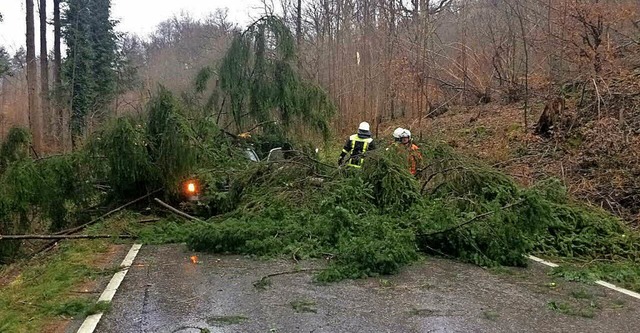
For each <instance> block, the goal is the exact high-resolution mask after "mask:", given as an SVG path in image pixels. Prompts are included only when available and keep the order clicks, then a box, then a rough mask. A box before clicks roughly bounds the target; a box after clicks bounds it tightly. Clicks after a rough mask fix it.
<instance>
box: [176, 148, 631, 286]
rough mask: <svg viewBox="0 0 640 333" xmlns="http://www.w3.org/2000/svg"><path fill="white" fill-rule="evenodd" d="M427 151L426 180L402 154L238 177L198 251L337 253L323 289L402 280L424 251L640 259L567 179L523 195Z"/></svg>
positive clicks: (262, 169) (475, 167) (482, 170)
mask: <svg viewBox="0 0 640 333" xmlns="http://www.w3.org/2000/svg"><path fill="white" fill-rule="evenodd" d="M423 146H425V147H428V148H427V149H425V151H424V152H423V153H424V155H425V156H426V158H425V159H426V161H425V163H424V166H423V170H424V173H423V174H421V175H420V176H419V177H418V178H417V179H416V177H413V176H411V174H409V173H408V172H407V171H406V165H404V164H405V163H404V161H405V159H404V158H399V157H398V156H396V155H395V154H394V153H393V150H390V151H388V152H387V151H380V152H377V153H375V154H371V155H370V156H368V158H367V160H366V164H365V166H364V168H363V169H361V170H357V171H355V172H345V171H337V170H335V169H333V170H332V169H331V168H325V167H323V166H319V165H318V164H317V163H314V162H313V161H310V160H305V159H304V158H302V159H297V160H293V161H291V163H284V164H277V165H257V166H256V167H255V168H250V169H247V170H246V171H242V172H240V173H237V174H235V176H233V177H232V179H231V183H232V190H231V191H230V193H229V195H232V196H233V202H236V203H237V205H236V206H235V208H233V207H231V208H229V207H228V209H227V211H226V213H225V215H224V217H217V218H214V219H213V220H212V221H210V222H207V223H202V224H198V226H197V227H195V229H193V230H192V231H191V232H190V233H189V236H188V237H187V244H188V245H189V246H190V247H191V248H192V249H194V250H198V251H211V252H219V253H241V254H247V255H257V256H277V255H285V256H287V257H291V256H294V257H297V258H308V257H323V256H327V255H330V258H331V259H332V260H331V264H330V266H329V268H328V269H326V270H324V271H322V272H321V273H320V274H319V275H317V276H316V278H317V279H318V280H319V281H335V280H340V279H344V278H359V277H363V276H375V275H379V274H392V273H395V272H398V271H399V270H400V269H401V268H402V267H403V266H405V265H407V264H410V263H411V262H414V261H416V260H417V259H418V258H419V256H420V253H426V254H435V255H441V256H445V257H450V258H456V259H458V260H462V261H465V262H470V263H473V264H477V265H481V266H495V265H510V266H526V265H527V264H528V262H527V259H526V256H525V255H526V254H529V253H537V254H548V255H560V256H573V257H578V258H616V259H617V260H632V261H633V260H637V259H636V258H637V254H638V253H640V249H639V248H638V245H637V244H638V241H637V239H638V238H637V237H638V236H637V235H636V234H633V232H632V231H631V230H628V229H626V228H624V227H623V226H622V225H621V224H619V222H617V221H615V220H614V219H612V218H610V217H608V218H606V219H604V218H603V215H600V213H598V212H597V211H594V210H592V209H590V208H585V207H581V206H580V205H579V204H577V203H574V202H571V201H570V200H569V199H568V198H567V197H566V192H565V190H564V189H563V188H562V187H561V186H560V184H559V183H557V182H554V181H547V182H543V183H540V184H539V185H537V186H534V187H532V188H528V189H524V188H520V187H519V186H517V185H516V184H515V183H514V182H513V181H512V180H510V179H509V178H508V177H506V176H504V175H503V174H501V173H499V172H497V171H495V170H493V169H491V168H489V167H487V166H486V165H483V164H481V163H479V162H477V161H474V160H470V159H467V158H463V157H461V156H459V155H457V154H455V153H453V151H452V150H451V149H450V148H449V147H447V146H446V145H443V144H440V143H429V144H425V145H423ZM398 161H401V162H398ZM351 171H354V170H351ZM318 175H320V176H322V178H323V179H324V181H323V182H322V183H320V184H319V183H317V182H316V181H314V179H316V178H317V176H318ZM427 182H428V183H430V184H426V183H427ZM425 184H426V185H428V186H425ZM422 188H424V189H426V190H425V191H424V193H420V192H421V189H422ZM232 193H233V194H232ZM596 221H599V223H602V225H596ZM583 234H584V236H581V235H583Z"/></svg>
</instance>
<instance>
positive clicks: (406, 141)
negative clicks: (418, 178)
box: [400, 129, 422, 176]
mask: <svg viewBox="0 0 640 333" xmlns="http://www.w3.org/2000/svg"><path fill="white" fill-rule="evenodd" d="M400 143H401V145H402V147H403V148H404V149H406V151H407V152H408V158H409V172H411V174H412V175H414V176H415V175H416V173H417V171H418V163H419V162H420V161H421V160H422V154H421V153H420V147H418V146H417V145H415V144H414V143H413V140H412V139H411V131H409V130H408V129H405V130H404V131H403V132H402V133H401V134H400Z"/></svg>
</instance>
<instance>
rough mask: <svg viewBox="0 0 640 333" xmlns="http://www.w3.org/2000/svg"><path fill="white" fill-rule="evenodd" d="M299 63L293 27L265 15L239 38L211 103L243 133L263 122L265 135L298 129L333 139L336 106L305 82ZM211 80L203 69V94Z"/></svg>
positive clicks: (199, 84)
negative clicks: (208, 80)
mask: <svg viewBox="0 0 640 333" xmlns="http://www.w3.org/2000/svg"><path fill="white" fill-rule="evenodd" d="M295 61H296V50H295V41H294V38H293V36H292V35H291V32H290V31H289V29H288V28H287V26H286V25H285V24H284V22H282V20H281V19H280V18H278V17H275V16H265V17H262V18H260V19H259V20H257V21H256V22H254V23H253V24H251V25H250V26H249V27H248V28H247V29H246V30H245V31H244V32H243V33H237V34H236V35H235V36H234V38H233V41H232V43H231V47H230V48H229V50H228V51H227V53H226V55H225V57H224V58H223V59H222V62H221V64H220V66H219V71H218V72H219V74H218V79H219V86H217V87H216V91H214V95H212V96H211V98H210V99H209V100H210V101H211V102H210V103H208V104H209V105H211V104H215V105H216V106H217V107H218V108H219V110H218V112H223V111H224V112H228V113H229V114H231V117H230V118H231V122H232V124H233V125H234V127H235V130H236V131H237V132H243V131H246V130H249V129H251V128H252V127H254V126H255V125H257V124H261V127H262V131H263V132H264V133H265V134H280V135H282V134H290V133H291V131H292V129H293V127H294V125H298V126H302V127H304V128H307V129H308V130H311V131H314V132H315V133H318V134H321V135H322V136H323V138H325V139H327V138H328V137H329V135H330V131H329V127H328V120H329V119H330V118H331V117H332V116H333V114H334V113H335V106H334V105H333V103H332V102H331V100H330V99H329V98H328V96H327V94H326V92H325V91H323V90H322V89H321V88H320V87H319V86H318V85H315V84H313V83H310V82H308V81H306V80H303V79H302V77H301V75H300V74H299V73H298V71H297V69H296V64H295ZM209 77H211V69H210V68H205V69H203V70H202V71H201V73H200V74H199V75H198V77H197V80H196V89H197V90H198V91H200V92H201V91H204V90H205V88H206V86H205V85H204V84H203V82H205V81H206V80H207V79H208V78H209ZM221 97H222V98H221ZM221 99H222V100H224V101H225V103H222V102H220V100H221Z"/></svg>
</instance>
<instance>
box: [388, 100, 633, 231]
mask: <svg viewBox="0 0 640 333" xmlns="http://www.w3.org/2000/svg"><path fill="white" fill-rule="evenodd" d="M543 108H544V105H543V104H542V102H540V103H534V104H533V105H532V107H531V111H530V115H529V117H528V130H527V131H524V117H523V112H522V108H521V106H520V105H497V104H489V105H484V106H478V107H473V108H457V109H451V110H449V111H448V112H447V113H445V114H443V115H441V116H439V117H436V118H433V119H426V120H425V121H424V122H423V124H424V125H423V127H422V128H413V129H412V132H413V133H414V135H415V136H416V137H419V136H420V135H422V136H423V137H431V138H438V139H441V140H445V141H447V142H448V143H449V144H450V145H452V146H453V147H455V148H456V149H457V150H459V151H461V152H464V153H465V154H468V155H472V156H476V157H478V158H481V159H482V160H484V161H486V162H488V163H490V164H492V165H494V166H496V167H498V168H499V169H501V170H503V171H504V172H505V173H507V174H509V175H511V176H512V177H513V178H514V179H516V180H517V181H518V182H519V183H521V184H523V185H531V184H533V183H534V182H535V181H538V180H541V179H545V178H547V177H556V178H558V179H560V180H562V181H563V182H564V183H565V184H566V186H567V188H568V190H569V192H570V193H571V194H572V195H573V196H574V197H576V198H578V199H580V200H584V201H586V202H589V203H591V204H593V205H597V206H600V207H602V208H604V209H606V210H608V211H610V212H612V213H614V214H616V215H618V216H620V217H621V218H623V219H624V220H626V221H627V222H629V223H630V224H631V225H633V226H636V227H637V226H640V131H638V130H636V131H634V130H633V126H630V125H629V124H633V123H634V122H633V120H634V119H635V118H638V120H639V121H640V115H639V114H633V113H632V114H630V116H629V117H628V118H627V119H625V121H626V124H627V125H626V126H621V125H620V124H621V123H620V119H619V118H614V117H613V115H612V114H605V113H603V114H602V115H601V116H600V117H595V119H592V120H585V119H581V117H580V115H579V114H577V112H576V111H575V109H576V108H575V106H573V105H567V110H566V111H565V113H566V114H567V115H568V116H569V118H570V119H571V121H569V122H568V123H567V124H565V127H564V128H563V129H562V131H561V132H560V131H558V133H556V134H555V135H552V136H551V137H550V138H544V137H540V136H537V135H534V134H532V133H533V127H534V126H535V124H536V121H537V120H538V117H539V116H540V113H541V112H542V110H543ZM636 113H638V112H636ZM402 123H403V122H402V121H397V122H395V123H393V124H391V123H388V124H385V125H386V126H385V127H384V128H386V129H390V130H389V132H390V131H392V130H393V128H394V127H396V126H402ZM639 123H640V122H639ZM385 133H386V130H385ZM381 134H382V133H381Z"/></svg>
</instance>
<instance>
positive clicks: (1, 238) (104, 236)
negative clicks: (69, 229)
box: [0, 235, 136, 240]
mask: <svg viewBox="0 0 640 333" xmlns="http://www.w3.org/2000/svg"><path fill="white" fill-rule="evenodd" d="M97 238H136V237H135V236H132V235H0V240H3V239H97Z"/></svg>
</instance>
